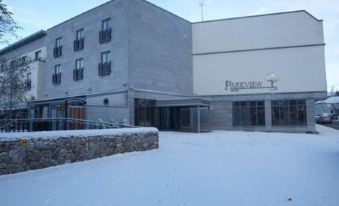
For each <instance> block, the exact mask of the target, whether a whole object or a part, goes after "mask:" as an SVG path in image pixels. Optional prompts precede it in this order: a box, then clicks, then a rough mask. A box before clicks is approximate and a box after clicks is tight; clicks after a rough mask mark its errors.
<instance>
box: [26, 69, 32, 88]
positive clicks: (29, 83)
mask: <svg viewBox="0 0 339 206" xmlns="http://www.w3.org/2000/svg"><path fill="white" fill-rule="evenodd" d="M25 86H26V89H27V90H31V89H32V75H31V73H27V77H26V82H25Z"/></svg>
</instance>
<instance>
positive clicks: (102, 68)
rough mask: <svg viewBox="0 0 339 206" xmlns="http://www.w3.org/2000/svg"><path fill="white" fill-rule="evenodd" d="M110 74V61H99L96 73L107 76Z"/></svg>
mask: <svg viewBox="0 0 339 206" xmlns="http://www.w3.org/2000/svg"><path fill="white" fill-rule="evenodd" d="M110 74H111V62H106V63H99V65H98V75H99V76H107V75H110Z"/></svg>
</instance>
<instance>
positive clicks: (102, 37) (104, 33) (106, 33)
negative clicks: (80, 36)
mask: <svg viewBox="0 0 339 206" xmlns="http://www.w3.org/2000/svg"><path fill="white" fill-rule="evenodd" d="M111 39H112V29H105V30H101V31H100V32H99V42H100V43H105V42H109V41H111Z"/></svg>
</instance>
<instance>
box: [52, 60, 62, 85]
mask: <svg viewBox="0 0 339 206" xmlns="http://www.w3.org/2000/svg"><path fill="white" fill-rule="evenodd" d="M52 80H53V84H60V83H61V65H60V64H58V65H55V67H54V74H53V76H52Z"/></svg>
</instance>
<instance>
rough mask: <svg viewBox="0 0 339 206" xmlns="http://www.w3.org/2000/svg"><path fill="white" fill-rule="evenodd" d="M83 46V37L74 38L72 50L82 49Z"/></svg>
mask: <svg viewBox="0 0 339 206" xmlns="http://www.w3.org/2000/svg"><path fill="white" fill-rule="evenodd" d="M84 46H85V39H84V38H81V39H76V40H74V51H80V50H83V49H84Z"/></svg>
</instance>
